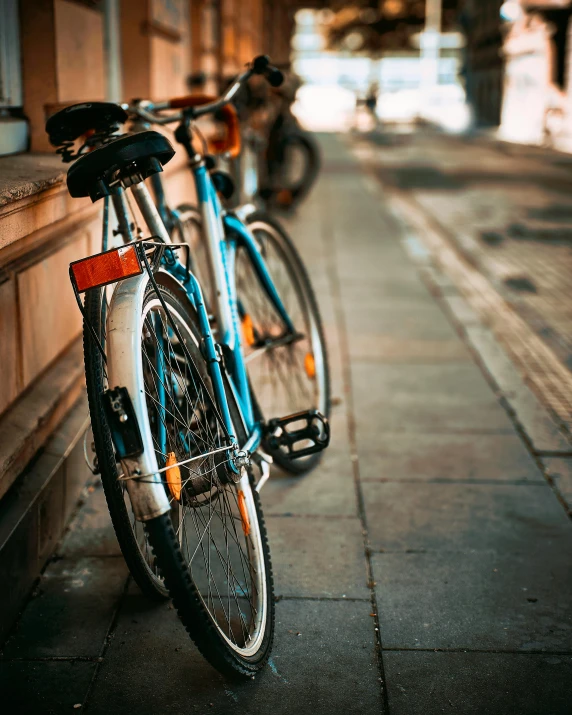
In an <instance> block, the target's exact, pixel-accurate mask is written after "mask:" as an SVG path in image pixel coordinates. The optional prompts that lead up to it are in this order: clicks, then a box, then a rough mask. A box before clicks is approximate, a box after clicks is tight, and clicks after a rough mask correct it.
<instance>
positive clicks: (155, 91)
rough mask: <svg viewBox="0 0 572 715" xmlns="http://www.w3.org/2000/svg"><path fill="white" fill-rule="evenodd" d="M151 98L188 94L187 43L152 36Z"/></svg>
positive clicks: (188, 66)
mask: <svg viewBox="0 0 572 715" xmlns="http://www.w3.org/2000/svg"><path fill="white" fill-rule="evenodd" d="M149 40H150V43H151V99H154V100H159V99H166V98H167V97H177V96H180V95H183V94H188V89H187V83H186V82H187V77H188V75H189V74H190V56H189V55H187V52H186V48H187V45H186V44H185V43H182V42H173V41H171V40H167V39H165V38H163V37H158V36H154V37H150V38H149Z"/></svg>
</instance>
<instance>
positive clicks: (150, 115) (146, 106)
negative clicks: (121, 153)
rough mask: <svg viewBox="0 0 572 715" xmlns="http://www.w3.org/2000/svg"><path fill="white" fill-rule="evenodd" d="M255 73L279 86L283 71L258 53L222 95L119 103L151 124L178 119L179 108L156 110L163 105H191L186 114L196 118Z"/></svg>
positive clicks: (227, 100) (224, 102) (211, 110)
mask: <svg viewBox="0 0 572 715" xmlns="http://www.w3.org/2000/svg"><path fill="white" fill-rule="evenodd" d="M255 74H256V75H262V76H263V77H264V78H265V79H266V80H267V82H268V83H269V84H270V85H271V86H272V87H279V86H280V85H281V84H282V82H283V81H284V75H283V74H282V72H281V71H280V70H279V69H278V68H277V67H273V66H272V65H271V64H270V58H269V57H268V56H267V55H260V56H258V57H255V58H254V60H253V61H252V63H251V65H250V67H249V68H248V69H247V70H245V71H244V72H243V73H242V74H240V75H239V76H238V77H237V78H236V79H235V81H234V82H233V83H232V85H231V86H230V87H229V88H228V89H227V91H226V92H225V93H224V94H223V95H222V97H220V98H218V99H215V100H214V101H209V102H206V103H200V104H198V103H197V99H198V97H197V95H192V94H190V95H187V96H184V97H174V98H173V99H168V100H167V101H165V102H157V103H152V102H137V103H134V104H133V105H121V106H122V107H123V108H124V109H126V110H128V111H130V112H133V113H134V114H137V115H138V116H139V117H141V118H142V119H145V120H146V121H148V122H151V123H153V124H163V125H164V124H170V123H172V122H178V121H180V120H181V119H182V118H183V116H184V112H183V111H180V112H177V113H175V114H169V115H168V116H162V115H161V114H158V112H162V111H164V110H167V109H181V110H185V109H186V110H189V109H192V113H191V115H190V116H191V118H192V119H198V118H199V117H203V116H205V115H206V114H213V113H214V112H217V111H218V110H219V109H222V108H223V107H225V106H226V105H227V104H229V103H230V102H231V101H232V100H233V98H234V96H235V95H236V93H237V92H238V91H239V89H240V88H241V87H242V86H243V84H245V83H246V82H247V81H248V80H249V79H250V78H251V77H252V76H253V75H255Z"/></svg>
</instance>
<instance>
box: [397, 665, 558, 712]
mask: <svg viewBox="0 0 572 715" xmlns="http://www.w3.org/2000/svg"><path fill="white" fill-rule="evenodd" d="M383 661H384V666H385V675H386V678H387V682H388V690H389V708H390V712H391V715H442V713H444V712H445V713H471V714H472V713H474V714H475V715H477V714H478V715H499V714H500V713H506V714H507V715H508V714H509V713H510V714H512V713H514V714H515V715H516V714H517V713H518V715H569V713H570V702H571V700H572V656H570V655H567V656H554V655H532V654H527V655H515V654H505V653H412V652H407V651H398V652H392V653H385V654H384V656H383Z"/></svg>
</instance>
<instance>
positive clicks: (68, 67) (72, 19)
mask: <svg viewBox="0 0 572 715" xmlns="http://www.w3.org/2000/svg"><path fill="white" fill-rule="evenodd" d="M54 11H55V25H56V68H57V83H58V101H59V102H74V101H76V100H79V101H81V100H84V99H105V61H104V54H103V17H102V14H101V13H100V12H97V11H95V10H91V9H89V8H87V7H84V6H81V5H77V4H76V3H72V2H66V0H56V1H55V3H54Z"/></svg>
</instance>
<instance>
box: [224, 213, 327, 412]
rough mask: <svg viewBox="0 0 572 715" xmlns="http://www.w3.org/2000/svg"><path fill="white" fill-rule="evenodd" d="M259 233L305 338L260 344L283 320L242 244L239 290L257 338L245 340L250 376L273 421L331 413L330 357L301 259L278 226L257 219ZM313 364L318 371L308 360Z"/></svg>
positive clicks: (266, 257)
mask: <svg viewBox="0 0 572 715" xmlns="http://www.w3.org/2000/svg"><path fill="white" fill-rule="evenodd" d="M249 229H250V230H251V232H252V233H253V235H254V236H255V238H256V240H257V243H258V246H259V249H260V251H261V253H262V255H263V257H264V260H265V262H266V265H267V267H268V270H269V272H270V275H271V276H272V280H273V282H274V284H275V286H276V289H277V290H278V293H279V295H280V297H281V299H282V302H283V304H284V306H285V308H286V311H287V312H288V315H289V316H290V318H291V320H292V322H293V324H294V327H295V329H296V331H297V332H298V333H300V334H302V335H303V336H304V337H303V339H301V340H299V341H296V342H295V343H293V344H291V345H286V346H281V347H275V348H272V349H269V350H264V349H260V347H259V344H260V343H261V342H263V341H264V338H265V337H266V336H269V337H271V338H277V337H279V335H280V333H281V332H283V327H282V322H281V320H280V317H279V316H278V314H277V312H276V310H275V309H274V307H273V306H272V305H271V304H270V301H269V299H268V297H267V296H266V294H265V293H264V291H263V289H262V287H261V285H260V282H259V279H258V278H257V276H256V273H255V271H254V269H253V266H252V264H251V262H250V260H249V258H248V256H247V255H246V254H245V252H244V250H243V249H241V250H239V252H238V255H237V259H236V286H237V295H238V298H239V301H240V304H241V307H242V312H243V321H244V315H247V316H248V317H249V319H250V321H251V322H252V324H253V326H254V329H255V333H256V336H257V342H255V344H254V345H249V344H248V343H249V342H250V341H249V340H243V342H244V343H245V345H244V353H245V360H246V364H247V368H248V375H249V379H250V382H251V385H252V389H253V392H254V394H255V395H256V401H257V403H258V406H259V408H260V411H261V412H262V415H263V417H264V418H265V419H266V420H268V419H271V418H274V417H283V416H285V415H287V414H292V413H294V412H300V411H304V410H308V409H318V410H320V411H321V412H322V413H324V414H325V413H326V412H327V397H326V377H325V358H324V349H323V344H322V338H321V333H320V328H319V325H318V320H317V317H316V314H315V311H314V310H313V308H312V299H311V296H310V295H309V294H308V290H307V288H306V287H305V286H304V283H303V281H302V280H301V278H300V274H299V269H298V265H297V264H298V261H297V260H296V259H294V258H293V256H292V254H291V252H290V251H289V248H288V246H287V245H286V244H285V242H284V241H283V240H282V238H281V236H280V234H279V232H278V231H276V230H275V229H274V228H273V227H272V226H271V225H269V224H267V223H265V222H264V221H257V222H253V223H252V224H250V225H249ZM309 364H311V365H312V370H311V371H310V370H309V369H308V365H309Z"/></svg>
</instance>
